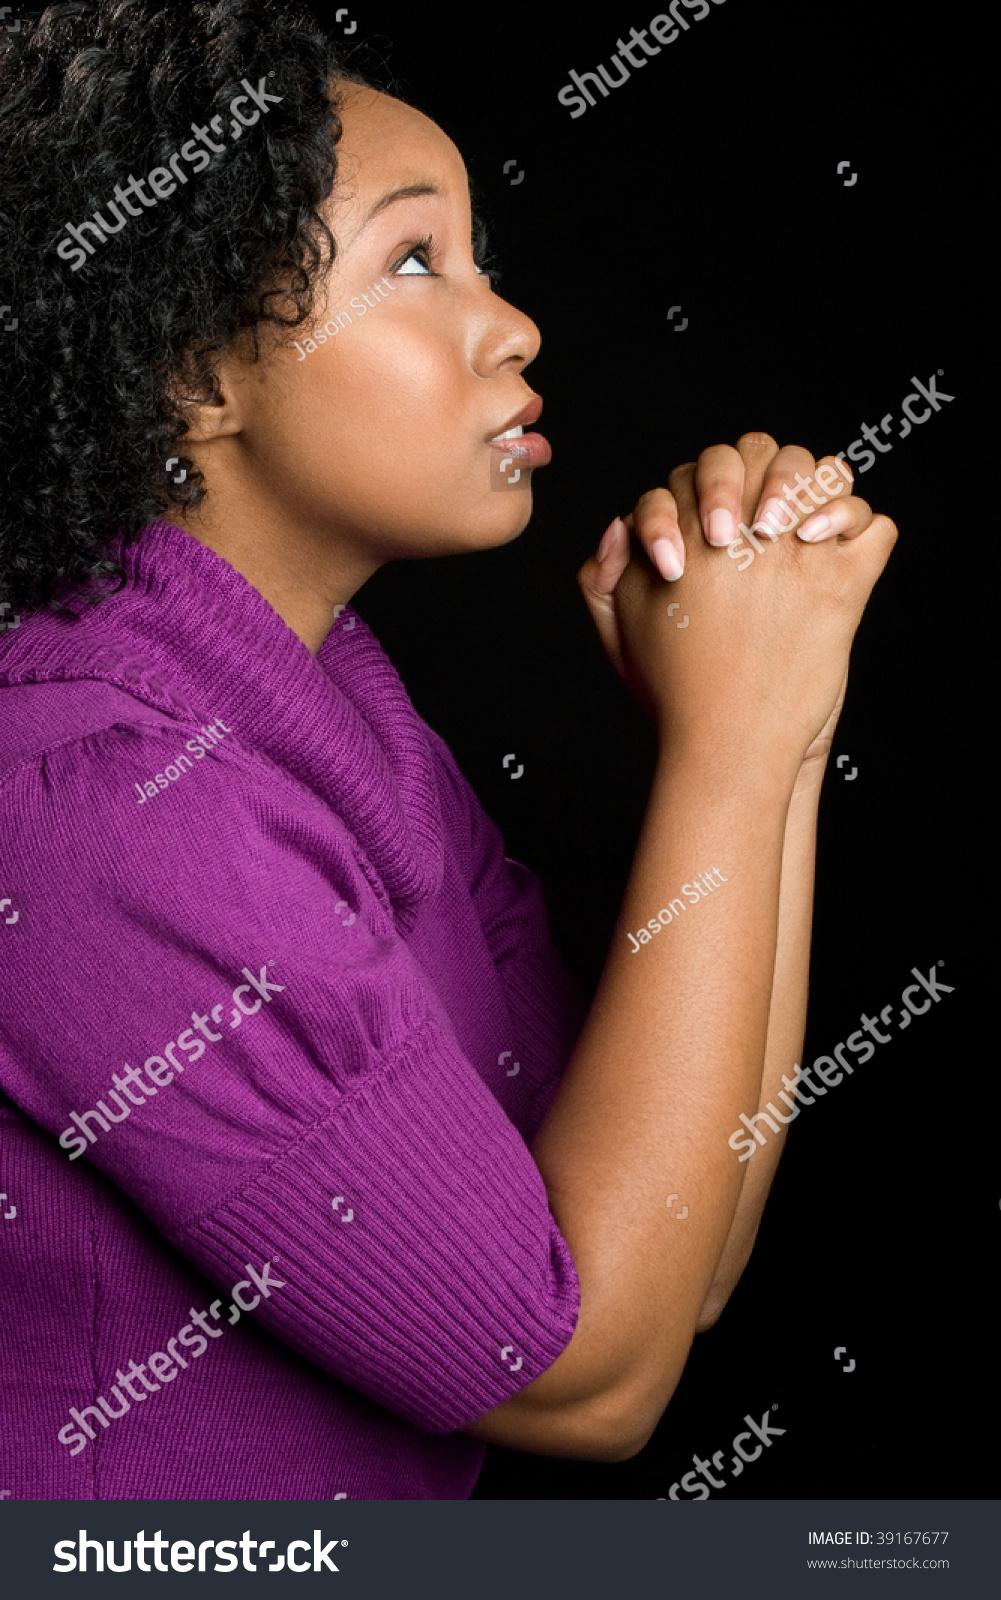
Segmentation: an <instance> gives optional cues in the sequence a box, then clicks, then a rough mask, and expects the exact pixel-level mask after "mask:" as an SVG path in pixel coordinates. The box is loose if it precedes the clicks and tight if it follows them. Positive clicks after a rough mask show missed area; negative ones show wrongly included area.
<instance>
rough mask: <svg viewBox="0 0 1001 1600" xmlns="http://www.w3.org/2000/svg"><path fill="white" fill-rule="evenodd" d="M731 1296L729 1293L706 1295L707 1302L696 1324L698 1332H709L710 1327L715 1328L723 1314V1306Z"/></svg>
mask: <svg viewBox="0 0 1001 1600" xmlns="http://www.w3.org/2000/svg"><path fill="white" fill-rule="evenodd" d="M729 1298H730V1296H729V1294H717V1295H713V1294H708V1295H707V1296H706V1300H705V1304H704V1305H703V1307H702V1310H701V1311H700V1312H699V1318H698V1321H697V1322H696V1324H695V1332H696V1333H708V1332H709V1329H710V1328H715V1326H716V1324H717V1322H718V1321H719V1319H720V1317H721V1316H722V1315H723V1307H724V1306H725V1305H726V1303H727V1301H728V1300H729Z"/></svg>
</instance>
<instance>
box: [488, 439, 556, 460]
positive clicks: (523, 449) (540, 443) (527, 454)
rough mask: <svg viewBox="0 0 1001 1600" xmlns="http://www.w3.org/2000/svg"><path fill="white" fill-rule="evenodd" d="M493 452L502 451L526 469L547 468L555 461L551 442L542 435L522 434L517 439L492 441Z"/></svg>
mask: <svg viewBox="0 0 1001 1600" xmlns="http://www.w3.org/2000/svg"><path fill="white" fill-rule="evenodd" d="M490 448H491V450H501V451H503V453H504V455H506V456H510V457H511V459H512V461H517V462H518V463H519V464H520V465H522V464H523V465H524V466H526V467H547V466H548V465H549V463H550V461H552V459H553V452H552V447H551V446H550V443H549V440H548V439H547V438H545V437H544V435H543V434H541V433H522V434H519V435H518V437H517V438H515V439H491V440H490Z"/></svg>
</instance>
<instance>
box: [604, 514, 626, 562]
mask: <svg viewBox="0 0 1001 1600" xmlns="http://www.w3.org/2000/svg"><path fill="white" fill-rule="evenodd" d="M620 525H621V526H622V527H625V523H624V522H623V521H622V518H621V517H613V518H612V520H611V522H610V523H609V524H608V527H607V528H606V529H605V531H604V533H603V534H602V536H601V543H600V544H599V546H598V563H599V565H600V563H601V562H602V561H604V559H605V557H606V556H607V554H608V552H609V550H611V548H612V545H613V544H614V543H615V535H616V533H617V531H618V529H619V527H620Z"/></svg>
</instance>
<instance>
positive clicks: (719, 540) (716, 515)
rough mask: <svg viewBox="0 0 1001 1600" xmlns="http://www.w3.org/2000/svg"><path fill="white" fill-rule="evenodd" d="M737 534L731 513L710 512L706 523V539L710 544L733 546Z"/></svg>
mask: <svg viewBox="0 0 1001 1600" xmlns="http://www.w3.org/2000/svg"><path fill="white" fill-rule="evenodd" d="M736 537H737V534H736V531H735V529H734V526H733V518H732V516H731V515H730V513H729V511H722V510H716V511H710V513H709V520H708V521H707V523H706V538H707V539H708V540H709V543H710V544H719V545H723V544H733V541H734V539H736Z"/></svg>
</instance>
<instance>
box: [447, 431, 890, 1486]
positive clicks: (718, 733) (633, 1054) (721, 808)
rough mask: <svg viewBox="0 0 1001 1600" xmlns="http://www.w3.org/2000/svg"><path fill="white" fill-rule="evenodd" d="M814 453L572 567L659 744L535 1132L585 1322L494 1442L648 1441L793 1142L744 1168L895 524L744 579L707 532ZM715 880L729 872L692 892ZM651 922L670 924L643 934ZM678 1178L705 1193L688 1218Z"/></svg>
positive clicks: (511, 1406) (714, 469)
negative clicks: (617, 893) (576, 1025)
mask: <svg viewBox="0 0 1001 1600" xmlns="http://www.w3.org/2000/svg"><path fill="white" fill-rule="evenodd" d="M800 465H809V467H810V469H811V471H812V470H814V469H815V470H816V471H817V473H818V479H817V481H818V482H819V483H822V482H823V480H822V479H821V478H820V476H819V474H820V472H821V470H822V466H816V465H815V463H814V462H813V458H812V457H810V456H808V454H807V452H805V451H801V450H799V449H798V448H796V447H788V448H787V449H785V450H782V451H780V450H779V449H778V446H777V445H776V444H775V441H774V440H771V439H769V438H768V437H767V436H766V435H745V436H744V439H742V440H741V441H740V442H739V446H738V450H737V451H734V450H731V449H730V448H729V447H727V446H716V447H713V448H712V449H711V450H710V451H707V452H704V453H703V456H702V457H700V459H699V462H698V463H697V464H689V465H688V466H686V467H683V468H678V469H676V471H675V472H674V473H673V474H672V475H671V478H670V479H669V482H670V484H671V489H670V490H667V489H657V490H652V491H650V492H649V494H648V495H645V496H643V497H642V498H641V500H640V502H638V504H637V509H636V512H635V513H634V516H632V517H630V519H628V521H629V523H630V524H631V526H630V528H629V530H628V532H627V530H626V529H625V528H624V527H623V525H622V523H621V522H619V523H617V524H613V527H612V528H610V529H609V531H608V534H606V539H605V540H604V541H603V546H606V547H607V548H606V549H605V550H604V551H603V555H602V559H601V560H598V559H595V560H593V561H592V562H589V563H586V564H585V566H584V567H583V568H582V569H581V572H580V573H579V574H578V578H579V581H580V582H581V587H582V590H583V592H584V597H585V600H586V601H587V604H588V607H589V609H590V611H591V614H592V617H593V618H594V620H595V623H596V626H597V627H598V631H599V635H600V636H601V639H602V643H603V645H604V647H605V649H606V651H607V653H608V655H609V657H610V659H611V660H612V661H613V664H615V665H616V668H617V670H619V671H620V673H621V675H622V676H623V678H624V680H625V681H626V682H627V684H628V685H629V687H630V688H631V689H632V690H633V692H634V693H635V694H636V697H637V698H638V699H639V700H640V702H641V704H643V705H644V706H645V707H646V709H647V710H648V712H649V713H650V715H651V717H652V719H653V721H654V724H655V726H656V728H657V730H658V734H659V736H660V754H659V759H658V763H657V769H656V773H655V776H654V781H653V784H652V787H651V793H650V798H649V802H648V806H647V811H646V815H645V818H644V823H643V828H642V830H641V834H640V839H639V843H638V846H637V850H636V855H635V859H634V862H633V867H632V871H631V873H630V877H629V882H628V884H627V887H626V893H625V898H624V900H623V904H622V908H621V911H620V915H619V919H618V922H617V925H616V929H615V933H614V936H613V939H612V945H611V949H610V951H609V955H608V959H607V961H606V965H605V969H604V972H603V973H602V977H601V981H600V983H599V985H598V990H597V992H596V995H595V998H594V1002H593V1004H592V1007H591V1010H590V1012H589V1014H588V1017H587V1020H586V1022H585V1025H584V1028H583V1030H582V1033H581V1036H580V1038H579V1040H578V1042H577V1045H576V1047H575V1049H574V1051H573V1054H572V1056H571V1058H570V1061H569V1063H568V1065H567V1068H566V1071H565V1072H564V1075H563V1079H562V1081H561V1084H560V1088H559V1091H558V1093H557V1095H556V1098H555V1100H554V1101H553V1103H552V1106H551V1108H550V1111H549V1114H548V1116H547V1117H546V1120H545V1122H544V1123H543V1125H542V1127H541V1128H540V1129H539V1131H538V1133H537V1135H536V1137H535V1139H534V1141H533V1143H532V1154H533V1156H534V1158H535V1160H536V1162H537V1165H538V1167H539V1171H540V1173H541V1175H542V1177H543V1180H544V1182H545V1185H546V1189H547V1193H548V1196H549V1202H550V1207H551V1210H552V1213H553V1216H554V1218H555V1220H556V1222H557V1224H558V1226H559V1228H560V1230H561V1232H562V1234H563V1236H564V1238H565V1239H566V1241H567V1243H568V1245H569V1248H570V1251H571V1253H572V1256H573V1259H574V1263H575V1266H576V1269H577V1275H578V1279H579V1282H580V1291H581V1299H580V1313H579V1317H578V1323H577V1327H576V1330H575V1332H574V1335H573V1338H572V1339H571V1340H570V1342H569V1344H568V1345H567V1347H566V1349H565V1350H564V1351H563V1352H562V1354H561V1355H560V1356H559V1357H557V1359H556V1360H555V1361H554V1362H553V1363H552V1365H551V1366H550V1367H549V1368H548V1369H547V1370H546V1371H545V1372H543V1373H542V1374H541V1375H540V1376H539V1377H538V1378H536V1379H535V1380H534V1381H533V1382H532V1383H530V1384H528V1385H527V1386H526V1387H525V1388H524V1389H523V1390H521V1391H520V1392H519V1393H518V1394H517V1395H515V1396H513V1397H512V1398H511V1399H510V1400H507V1401H505V1402H503V1403H502V1404H501V1405H499V1406H496V1407H494V1408H493V1409H492V1410H491V1411H490V1412H488V1413H487V1414H486V1415H485V1416H483V1417H481V1418H479V1419H478V1420H477V1421H476V1422H475V1423H473V1424H471V1425H470V1426H469V1427H467V1429H466V1430H465V1431H466V1432H467V1433H470V1434H472V1435H473V1436H474V1437H478V1438H483V1439H488V1440H492V1441H495V1442H498V1443H501V1444H507V1445H510V1446H512V1447H514V1448H517V1449H523V1450H530V1451H535V1452H537V1453H540V1454H550V1455H560V1456H571V1457H573V1456H576V1457H579V1458H581V1459H585V1460H606V1461H619V1460H625V1459H627V1458H628V1456H630V1455H633V1454H635V1453H636V1451H637V1450H638V1449H640V1448H641V1447H642V1445H643V1444H644V1443H645V1442H646V1440H647V1439H648V1438H649V1436H650V1434H651V1433H652V1431H653V1429H654V1427H655V1426H656V1424H657V1422H658V1421H659V1418H660V1416H661V1414H662V1413H663V1411H664V1408H665V1407H666V1405H667V1403H668V1401H669V1399H670V1397H671V1394H672V1393H673V1391H674V1388H675V1386H676V1385H677V1382H678V1379H679V1377H680V1375H681V1372H682V1370H683V1367H684V1364H685V1361H686V1359H687V1356H688V1352H689V1349H690V1346H691V1341H692V1338H693V1336H694V1333H695V1331H696V1328H697V1327H698V1326H699V1325H700V1321H701V1322H702V1323H703V1324H704V1323H705V1320H706V1318H707V1317H708V1316H709V1315H710V1314H711V1313H712V1312H713V1311H714V1309H715V1306H716V1304H717V1303H720V1304H721V1303H722V1299H723V1298H725V1295H726V1294H727V1293H729V1291H730V1288H732V1285H733V1283H734V1282H735V1281H736V1278H737V1276H739V1272H740V1270H742V1267H743V1264H744V1261H745V1260H746V1257H747V1254H748V1252H749V1249H750V1245H751V1243H752V1242H753V1237H754V1232H755V1230H756V1227H757V1222H758V1218H759V1217H760V1212H761V1207H762V1205H763V1202H764V1197H765V1194H766V1193H767V1188H768V1183H769V1182H770V1178H771V1173H772V1171H773V1170H774V1161H775V1159H776V1158H777V1154H778V1150H779V1148H780V1141H777V1142H776V1146H775V1150H774V1152H773V1153H772V1154H771V1155H770V1156H769V1157H768V1158H767V1159H766V1160H762V1159H761V1158H762V1157H763V1156H764V1149H761V1150H760V1151H759V1152H758V1153H757V1154H756V1157H752V1160H751V1162H750V1163H749V1165H750V1167H751V1169H752V1171H751V1172H748V1170H747V1165H742V1164H741V1163H740V1162H739V1161H738V1160H737V1159H736V1153H735V1152H734V1150H733V1149H732V1148H731V1147H730V1145H729V1143H728V1139H729V1136H730V1134H731V1133H732V1132H733V1130H734V1129H735V1128H737V1127H738V1126H739V1125H740V1124H739V1116H740V1113H741V1112H742V1111H747V1110H748V1109H749V1108H751V1107H756V1106H758V1105H759V1104H760V1100H761V1095H762V1088H763V1073H764V1072H765V1071H767V1073H768V1074H769V1076H768V1079H767V1080H766V1081H765V1083H764V1086H765V1087H766V1088H767V1089H768V1093H766V1095H765V1098H766V1099H767V1098H768V1097H769V1094H770V1093H771V1092H772V1088H773V1086H774V1085H775V1084H776V1083H777V1082H779V1081H781V1074H782V1072H783V1071H786V1070H788V1063H789V1057H790V1053H791V1055H792V1059H793V1060H794V1059H795V1058H796V1056H797V1054H798V1050H799V1047H800V1045H801V1042H802V1036H803V1021H804V1009H805V995H806V973H807V963H808V956H809V925H810V912H811V901H812V882H813V847H814V829H815V816H816V809H815V797H814V803H813V804H807V803H806V802H805V800H804V798H803V789H802V786H799V787H798V785H799V780H800V771H801V766H802V763H803V762H804V759H805V758H806V756H807V755H808V753H810V752H812V751H813V749H814V746H815V745H816V744H817V742H818V741H821V740H822V737H823V734H824V733H825V731H827V730H828V728H829V726H830V725H831V719H832V717H833V718H835V719H836V711H837V708H838V705H839V704H840V701H839V688H840V692H842V693H843V689H844V679H845V674H846V671H847V664H848V654H849V650H850V645H851V640H852V638H853V636H854V633H855V629H856V628H857V626H858V621H859V618H860V616H861V612H862V609H863V607H864V605H865V601H866V599H867V598H868V594H869V592H870V590H871V588H872V585H873V583H874V582H875V580H876V578H877V577H878V576H879V573H880V571H881V570H882V568H883V566H884V565H885V562H886V560H887V558H888V556H889V553H890V550H891V549H892V546H893V543H894V541H895V538H896V530H895V528H894V527H893V524H892V523H890V522H889V520H888V519H887V518H884V517H876V518H873V516H872V512H871V510H870V508H869V507H868V506H867V505H866V504H865V502H863V501H860V500H857V499H853V498H851V497H849V498H847V499H846V500H844V501H842V502H840V503H839V504H838V505H836V506H831V508H830V515H831V523H832V527H831V530H830V542H828V543H823V542H818V543H817V544H814V545H812V546H811V545H808V544H805V543H803V544H798V545H797V544H795V543H794V542H793V541H792V540H791V539H790V540H788V541H787V542H786V543H785V544H784V545H776V546H774V547H773V549H772V551H770V552H769V553H768V554H767V559H764V560H762V561H761V562H760V563H759V565H758V566H757V567H756V568H755V569H754V571H753V572H752V573H750V574H748V575H746V576H743V577H740V578H739V579H738V577H737V568H736V567H735V566H734V564H733V563H731V562H730V561H728V560H727V559H726V557H725V556H724V555H723V553H722V551H721V550H715V551H714V550H712V549H711V548H710V545H711V543H713V542H717V543H720V542H724V543H725V542H727V541H726V538H725V537H724V538H723V539H722V540H719V539H717V540H716V541H713V540H712V539H710V537H709V531H710V530H709V528H708V527H707V518H708V514H709V513H708V507H709V506H712V505H713V504H715V508H716V509H717V510H718V509H719V507H720V506H721V505H724V504H725V503H729V504H730V505H732V506H733V507H734V508H735V515H736V516H737V517H739V516H740V515H741V510H742V509H743V514H744V515H745V516H747V517H751V516H752V514H753V515H755V516H756V515H757V513H753V507H754V505H755V504H757V502H758V500H759V498H760V499H762V500H763V499H764V497H765V496H766V494H768V493H770V492H775V485H776V484H778V485H781V481H782V477H783V475H788V476H790V477H791V476H792V469H793V468H794V467H798V466H800ZM833 475H834V474H833V470H832V476H833ZM842 486H843V485H842ZM742 496H743V501H742V498H741V497H742ZM832 497H833V495H832ZM700 513H704V515H700ZM682 521H684V522H685V524H686V527H687V530H688V532H687V537H688V540H689V546H688V556H687V566H686V567H685V573H684V576H685V584H684V587H683V588H682V587H680V586H679V588H678V589H677V590H676V591H675V593H676V594H677V595H678V596H679V598H681V597H682V596H683V600H684V610H685V612H686V613H690V614H691V627H690V630H689V631H685V632H679V631H678V628H679V626H680V624H677V623H675V622H673V621H672V620H670V618H671V616H672V614H673V612H674V611H676V610H677V609H678V607H675V606H673V605H672V606H671V607H670V608H668V606H667V604H666V600H667V598H669V591H668V593H667V594H665V587H666V586H665V583H664V581H663V578H662V577H659V576H658V575H657V572H656V570H655V568H654V566H653V565H651V563H652V562H653V561H657V560H658V556H657V551H658V545H661V546H662V543H663V542H664V541H667V542H671V543H673V544H674V545H675V547H676V548H677V547H678V546H679V545H680V546H682V548H684V542H683V541H682V536H681V531H680V524H681V522H682ZM730 526H731V527H732V526H733V524H732V523H731V524H730ZM712 531H713V532H716V529H715V527H714V528H713V530H712ZM863 532H866V533H868V534H869V537H868V538H866V539H862V538H860V537H859V535H860V534H862V533H863ZM633 534H635V537H636V539H637V540H638V541H640V542H641V544H642V546H643V549H644V551H645V552H646V556H649V557H650V560H646V559H645V557H643V556H642V555H637V554H636V553H635V552H634V551H632V547H631V536H632V535H633ZM703 535H704V537H703ZM609 540H611V543H609V542H608V541H609ZM616 542H617V543H618V549H617V552H616V553H615V555H614V557H613V556H612V555H610V554H609V552H611V551H614V550H615V547H616ZM661 571H663V568H662V569H661ZM667 575H668V574H667V573H666V572H665V573H664V576H665V577H666V576H667ZM613 590H614V595H613V593H612V591H613ZM687 620H688V618H687V616H686V622H687ZM836 702H837V704H836ZM794 796H795V804H794ZM714 869H718V875H717V873H716V872H715V871H714ZM700 873H706V874H710V873H712V875H713V877H714V879H715V880H716V881H717V883H718V887H717V888H716V890H715V891H714V892H712V893H711V894H706V895H705V896H702V897H701V898H700V897H698V896H692V899H691V900H690V901H689V903H688V905H687V906H683V905H682V904H681V903H680V901H679V897H680V896H682V895H684V889H685V886H686V885H687V886H688V887H689V889H691V887H692V884H693V881H694V880H695V879H696V877H697V875H698V874H700ZM783 874H784V875H785V888H786V893H785V894H784V895H781V894H780V891H781V887H782V880H783ZM685 898H686V899H687V896H686V897H685ZM780 901H781V910H780ZM672 907H677V909H676V910H674V911H673V914H672V911H671V910H670V909H668V908H672ZM662 911H663V915H660V913H661V912H662ZM653 919H656V921H657V923H658V924H663V926H662V928H661V931H660V932H659V933H658V934H657V935H656V937H654V936H653V934H652V933H651V937H650V940H649V942H646V941H643V942H642V943H638V942H637V941H636V940H635V939H630V937H629V934H630V933H631V932H635V933H638V932H639V930H640V929H642V928H646V927H648V926H649V925H650V924H651V921H652V920H653ZM772 1012H774V1016H773V1017H772V1016H771V1013H772ZM766 1055H767V1063H766ZM755 1159H758V1160H759V1162H760V1165H759V1166H758V1168H757V1170H756V1171H754V1170H753V1167H754V1160H755ZM745 1188H746V1196H747V1198H746V1199H745V1200H743V1201H742V1191H744V1190H745ZM668 1194H677V1195H678V1196H679V1202H680V1201H682V1200H683V1202H684V1203H685V1204H687V1205H688V1208H689V1213H688V1217H687V1219H686V1220H685V1221H684V1222H683V1223H679V1222H678V1221H676V1220H675V1217H674V1214H673V1209H672V1210H669V1209H668V1208H667V1206H666V1204H665V1202H666V1197H667V1196H668Z"/></svg>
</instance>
